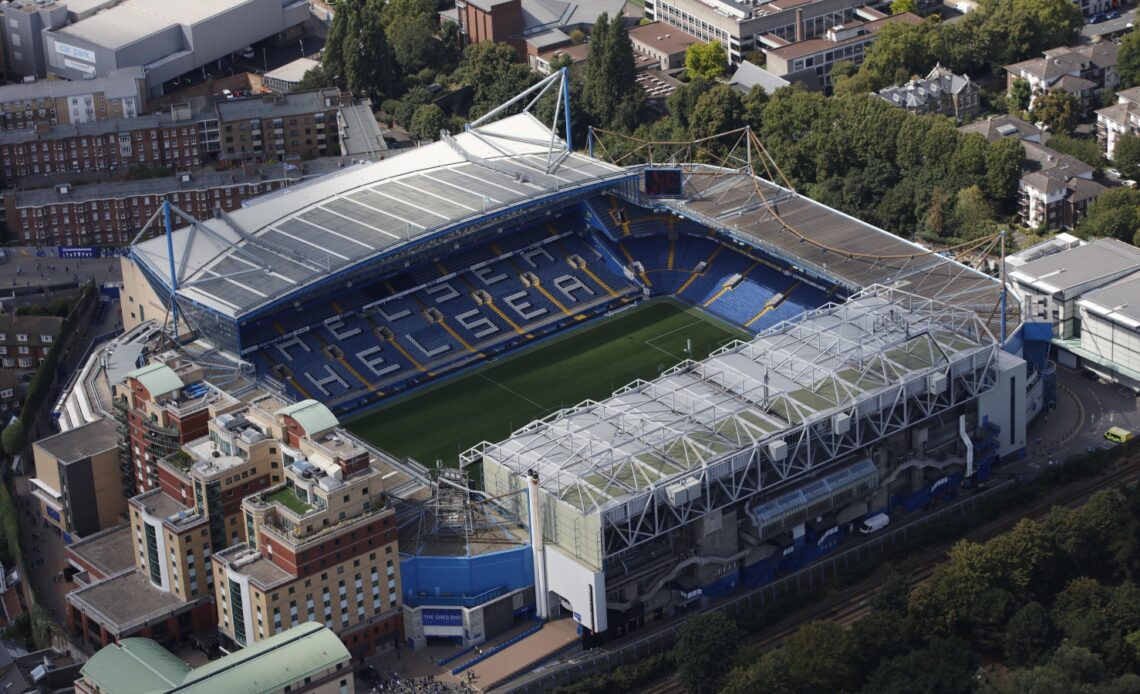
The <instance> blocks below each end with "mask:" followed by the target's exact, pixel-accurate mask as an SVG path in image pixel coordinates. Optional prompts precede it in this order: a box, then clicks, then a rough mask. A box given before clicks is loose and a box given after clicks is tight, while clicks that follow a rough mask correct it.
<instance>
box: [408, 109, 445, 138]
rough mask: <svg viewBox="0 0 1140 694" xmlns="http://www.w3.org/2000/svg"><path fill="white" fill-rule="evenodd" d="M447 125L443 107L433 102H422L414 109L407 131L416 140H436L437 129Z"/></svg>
mask: <svg viewBox="0 0 1140 694" xmlns="http://www.w3.org/2000/svg"><path fill="white" fill-rule="evenodd" d="M445 125H447V116H446V115H444V113H443V109H441V108H440V107H439V106H436V105H435V104H423V105H422V106H420V107H419V108H417V109H416V112H415V114H414V115H413V116H412V122H411V124H410V125H409V126H408V133H409V134H410V135H411V136H412V137H414V138H416V139H417V140H438V139H439V131H440V130H442V129H443V128H444V126H445Z"/></svg>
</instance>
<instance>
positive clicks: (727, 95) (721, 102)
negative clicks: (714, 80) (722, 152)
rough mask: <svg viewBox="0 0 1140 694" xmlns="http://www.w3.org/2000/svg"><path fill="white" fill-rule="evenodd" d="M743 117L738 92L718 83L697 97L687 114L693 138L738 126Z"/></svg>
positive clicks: (742, 108) (742, 106)
mask: <svg viewBox="0 0 1140 694" xmlns="http://www.w3.org/2000/svg"><path fill="white" fill-rule="evenodd" d="M743 119H744V105H743V103H742V102H741V100H740V92H738V91H736V90H735V89H733V88H732V87H730V86H728V85H727V84H718V85H716V86H715V87H713V88H712V89H710V90H708V91H707V92H705V93H704V94H702V95H701V98H699V99H697V103H696V105H695V106H694V107H693V112H692V114H691V115H690V116H689V129H690V130H691V131H692V134H693V137H694V138H701V137H708V136H710V135H716V134H717V133H723V132H726V131H728V130H733V129H735V128H739V127H740V126H741V124H742V123H743Z"/></svg>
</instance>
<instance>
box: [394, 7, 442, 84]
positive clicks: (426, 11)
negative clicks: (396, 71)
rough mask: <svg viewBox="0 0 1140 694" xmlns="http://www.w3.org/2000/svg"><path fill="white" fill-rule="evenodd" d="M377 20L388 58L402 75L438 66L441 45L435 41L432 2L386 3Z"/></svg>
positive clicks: (437, 24)
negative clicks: (385, 39)
mask: <svg viewBox="0 0 1140 694" xmlns="http://www.w3.org/2000/svg"><path fill="white" fill-rule="evenodd" d="M381 18H382V20H383V23H384V30H385V32H386V33H387V35H388V40H389V42H390V43H391V45H392V56H393V58H394V59H395V61H396V64H397V65H398V66H399V67H400V71H401V72H402V73H403V74H405V75H412V74H415V73H416V72H419V71H420V70H421V69H423V68H424V67H427V66H430V65H437V66H438V63H439V62H440V60H439V59H440V56H441V53H442V49H443V45H442V44H441V43H440V42H439V41H438V40H437V39H436V38H435V33H436V30H437V29H438V28H439V15H438V14H437V13H436V2H435V0H387V1H386V2H385V4H384V5H383V10H382V11H381Z"/></svg>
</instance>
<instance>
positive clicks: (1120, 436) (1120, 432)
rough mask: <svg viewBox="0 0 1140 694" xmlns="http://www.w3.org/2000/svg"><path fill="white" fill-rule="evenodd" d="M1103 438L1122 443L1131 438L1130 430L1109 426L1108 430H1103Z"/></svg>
mask: <svg viewBox="0 0 1140 694" xmlns="http://www.w3.org/2000/svg"><path fill="white" fill-rule="evenodd" d="M1104 438H1106V439H1108V440H1109V441H1112V442H1113V443H1124V442H1125V441H1131V440H1132V432H1131V431H1128V430H1127V429H1121V428H1120V427H1111V428H1110V429H1109V430H1108V431H1106V432H1104Z"/></svg>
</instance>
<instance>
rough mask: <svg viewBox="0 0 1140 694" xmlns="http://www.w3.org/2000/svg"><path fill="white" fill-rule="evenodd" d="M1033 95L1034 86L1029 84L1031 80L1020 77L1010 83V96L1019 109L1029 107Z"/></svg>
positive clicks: (1022, 109)
mask: <svg viewBox="0 0 1140 694" xmlns="http://www.w3.org/2000/svg"><path fill="white" fill-rule="evenodd" d="M1032 97H1033V87H1031V86H1029V80H1024V79H1021V78H1020V77H1018V78H1017V79H1015V80H1014V81H1013V84H1011V85H1009V98H1010V100H1011V101H1013V104H1014V106H1016V107H1017V109H1018V110H1019V111H1024V110H1025V109H1027V108H1029V100H1030V99H1031V98H1032Z"/></svg>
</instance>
